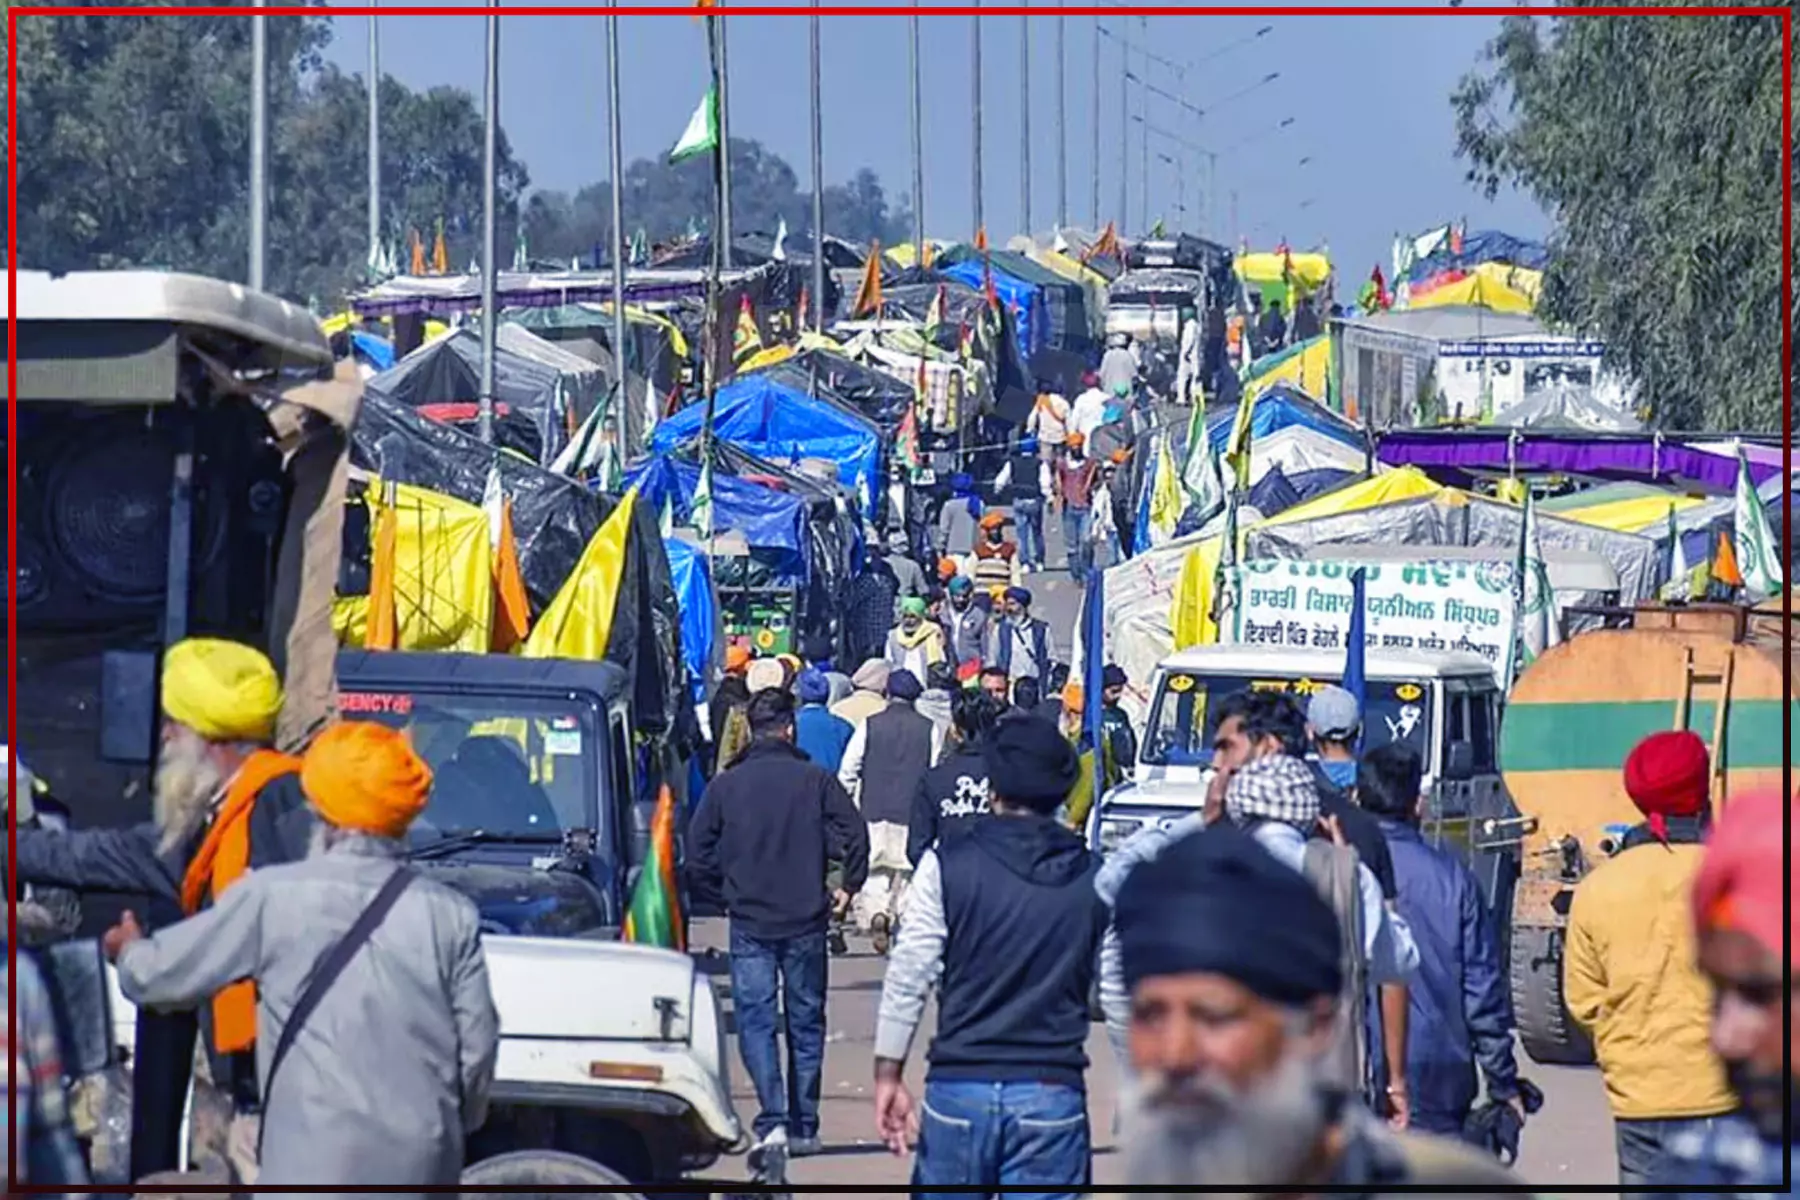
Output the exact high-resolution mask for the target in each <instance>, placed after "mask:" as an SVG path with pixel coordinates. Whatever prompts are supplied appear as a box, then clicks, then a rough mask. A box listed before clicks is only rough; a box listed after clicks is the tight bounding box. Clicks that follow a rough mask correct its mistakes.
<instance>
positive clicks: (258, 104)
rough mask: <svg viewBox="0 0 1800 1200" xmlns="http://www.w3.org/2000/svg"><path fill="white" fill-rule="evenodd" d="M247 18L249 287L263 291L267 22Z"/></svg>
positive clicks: (266, 197) (259, 10)
mask: <svg viewBox="0 0 1800 1200" xmlns="http://www.w3.org/2000/svg"><path fill="white" fill-rule="evenodd" d="M263 6H264V5H263V0H256V15H255V16H253V17H251V18H250V272H249V274H250V286H251V288H252V289H254V290H255V291H259V292H260V291H262V290H263V270H264V268H265V267H266V266H267V263H268V222H269V18H268V17H267V16H265V15H264V14H263V11H262V10H263Z"/></svg>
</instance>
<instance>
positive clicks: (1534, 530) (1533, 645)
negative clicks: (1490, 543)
mask: <svg viewBox="0 0 1800 1200" xmlns="http://www.w3.org/2000/svg"><path fill="white" fill-rule="evenodd" d="M1515 566H1516V570H1515V572H1514V580H1513V599H1514V600H1515V602H1516V604H1517V611H1518V616H1517V617H1516V618H1515V620H1516V621H1517V625H1516V629H1517V633H1516V635H1515V636H1514V639H1513V661H1512V669H1511V671H1509V672H1508V675H1507V686H1508V687H1509V688H1510V687H1511V686H1512V681H1513V680H1514V679H1517V678H1518V677H1519V675H1520V673H1521V672H1523V671H1524V670H1525V668H1526V667H1529V666H1530V665H1531V664H1532V663H1534V662H1536V661H1537V660H1538V658H1539V657H1540V656H1541V655H1542V654H1543V653H1544V651H1546V650H1548V649H1549V648H1550V647H1552V646H1554V645H1556V643H1558V642H1559V641H1561V640H1562V635H1561V631H1560V630H1559V628H1558V623H1557V620H1556V599H1555V597H1554V596H1553V595H1552V594H1551V591H1550V572H1549V569H1548V568H1547V567H1545V565H1544V547H1543V543H1542V542H1541V541H1540V540H1539V538H1538V519H1537V505H1536V504H1534V503H1533V502H1532V498H1531V493H1530V492H1529V491H1527V492H1526V493H1525V513H1524V516H1523V517H1522V518H1521V519H1520V521H1519V554H1518V558H1517V560H1516V564H1515Z"/></svg>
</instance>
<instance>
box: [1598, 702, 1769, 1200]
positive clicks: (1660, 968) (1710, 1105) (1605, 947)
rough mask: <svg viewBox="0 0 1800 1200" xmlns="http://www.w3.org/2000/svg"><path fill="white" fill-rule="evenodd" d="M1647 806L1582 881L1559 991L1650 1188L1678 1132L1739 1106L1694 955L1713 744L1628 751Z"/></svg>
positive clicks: (1633, 787)
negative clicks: (1711, 1032) (1717, 1049)
mask: <svg viewBox="0 0 1800 1200" xmlns="http://www.w3.org/2000/svg"><path fill="white" fill-rule="evenodd" d="M1624 774H1625V790H1626V793H1627V794H1628V795H1630V797H1631V800H1632V803H1633V804H1635V805H1637V807H1638V810H1639V811H1640V812H1642V813H1643V814H1644V821H1643V823H1642V824H1640V825H1637V826H1635V827H1633V828H1632V829H1631V831H1630V832H1629V833H1627V834H1626V836H1625V839H1624V843H1623V845H1622V847H1621V848H1620V850H1619V852H1618V853H1617V855H1616V856H1614V857H1613V858H1611V859H1609V860H1608V861H1606V862H1603V863H1601V864H1600V865H1599V866H1598V867H1596V868H1594V870H1593V871H1591V872H1590V873H1589V874H1588V875H1587V877H1586V878H1584V879H1583V880H1582V881H1581V883H1580V884H1579V885H1578V886H1577V887H1576V889H1575V899H1574V902H1573V903H1572V904H1571V905H1570V908H1569V927H1568V932H1567V941H1566V943H1565V950H1564V955H1563V999H1564V1002H1565V1003H1566V1004H1567V1005H1568V1009H1569V1014H1570V1016H1572V1017H1573V1018H1574V1019H1575V1022H1576V1023H1577V1024H1578V1025H1580V1026H1581V1027H1582V1029H1583V1030H1585V1031H1586V1032H1587V1034H1588V1036H1589V1037H1591V1038H1592V1039H1593V1042H1594V1054H1595V1057H1596V1058H1597V1059H1598V1060H1599V1063H1600V1074H1601V1078H1602V1079H1603V1080H1604V1081H1605V1084H1606V1095H1607V1099H1608V1101H1609V1102H1610V1103H1611V1105H1612V1112H1613V1125H1614V1132H1615V1136H1616V1138H1617V1143H1618V1154H1619V1183H1620V1185H1621V1187H1622V1189H1623V1190H1624V1191H1625V1192H1626V1193H1627V1194H1631V1193H1635V1192H1637V1191H1638V1190H1639V1189H1640V1188H1642V1187H1643V1186H1644V1185H1645V1184H1646V1183H1647V1182H1648V1181H1649V1180H1650V1178H1651V1176H1652V1174H1653V1173H1654V1172H1655V1171H1656V1170H1657V1168H1658V1164H1659V1162H1660V1160H1661V1159H1662V1156H1663V1153H1664V1150H1665V1149H1666V1148H1667V1146H1668V1144H1669V1141H1670V1139H1672V1138H1674V1137H1676V1136H1677V1135H1679V1134H1682V1133H1683V1132H1684V1131H1691V1130H1695V1129H1704V1128H1705V1127H1707V1126H1708V1125H1710V1124H1711V1122H1712V1119H1713V1118H1716V1117H1720V1116H1723V1115H1724V1114H1726V1113H1729V1112H1730V1111H1731V1110H1732V1109H1734V1108H1736V1107H1737V1102H1736V1099H1735V1098H1734V1097H1733V1096H1732V1094H1731V1089H1730V1087H1729V1086H1727V1084H1726V1082H1725V1072H1724V1069H1723V1067H1722V1066H1721V1064H1720V1062H1719V1059H1718V1056H1717V1055H1716V1054H1714V1053H1713V1049H1712V1046H1711V1044H1710V1043H1709V1041H1708V1038H1707V1025H1708V1022H1709V1019H1710V1015H1711V1011H1712V990H1711V988H1709V987H1708V986H1707V982H1706V980H1705V978H1704V977H1702V976H1701V974H1700V971H1699V968H1698V967H1696V966H1695V963H1694V931H1693V921H1692V919H1691V918H1690V916H1689V904H1690V900H1689V897H1690V895H1691V893H1692V889H1693V882H1694V876H1695V874H1696V873H1697V872H1698V871H1699V869H1700V855H1701V848H1700V841H1701V836H1702V833H1703V830H1704V826H1705V820H1706V813H1707V811H1708V807H1709V804H1708V801H1709V796H1710V791H1711V784H1712V765H1711V762H1710V759H1709V756H1708V754H1707V751H1706V746H1705V744H1704V743H1703V742H1701V740H1700V739H1699V738H1698V737H1696V736H1695V735H1694V734H1692V733H1689V732H1687V731H1686V730H1679V731H1674V732H1667V733H1655V734H1652V735H1650V736H1649V737H1647V738H1645V739H1644V740H1643V741H1642V742H1640V743H1639V744H1638V746H1637V748H1636V749H1634V750H1633V751H1632V752H1631V755H1630V757H1629V758H1627V759H1626V761H1625V772H1624Z"/></svg>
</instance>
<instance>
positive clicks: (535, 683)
mask: <svg viewBox="0 0 1800 1200" xmlns="http://www.w3.org/2000/svg"><path fill="white" fill-rule="evenodd" d="M337 674H338V709H339V712H340V713H341V714H342V715H343V716H344V717H345V718H348V719H355V720H366V721H378V722H380V723H382V724H384V725H389V726H392V727H394V728H397V729H403V730H405V731H406V732H407V733H408V734H409V735H410V737H411V738H412V742H413V745H414V747H415V748H416V749H417V750H418V752H419V754H420V755H421V756H422V757H423V758H424V759H425V761H426V762H427V763H428V764H429V765H430V767H431V770H432V774H433V777H434V778H433V782H432V791H431V799H430V801H429V803H427V805H426V807H425V811H424V812H423V813H422V814H421V815H420V817H419V818H418V820H416V821H415V822H414V823H413V827H412V829H411V831H410V832H409V834H408V838H409V841H410V843H411V849H412V854H413V857H414V860H415V861H417V862H419V863H421V864H422V865H424V866H427V867H432V868H442V869H451V868H466V867H481V868H489V869H490V870H489V871H488V872H487V874H488V876H489V877H490V878H491V879H492V880H493V881H494V882H495V883H496V884H497V883H498V882H499V881H500V878H501V874H500V873H503V874H504V875H505V877H506V880H507V887H508V889H509V890H508V891H507V895H505V896H501V895H499V894H498V891H497V890H496V888H493V887H482V886H479V882H480V879H479V874H478V873H471V874H469V875H468V877H467V878H459V879H458V880H457V881H455V882H454V884H453V885H454V886H457V887H458V888H459V889H460V890H463V891H465V892H467V893H469V894H471V896H472V897H473V898H474V899H475V900H476V903H477V905H478V907H480V908H481V910H482V915H483V918H484V920H487V921H488V922H489V923H490V925H491V926H493V927H494V931H495V932H503V933H519V934H524V933H530V934H536V935H540V936H544V935H548V936H556V935H558V934H562V935H571V934H588V935H599V936H604V935H608V934H612V933H616V932H617V930H618V929H619V927H620V926H621V925H622V924H623V923H624V919H625V909H626V906H627V905H628V904H629V902H630V888H631V884H632V883H633V881H634V878H635V874H636V870H637V868H638V866H639V865H640V864H641V863H642V862H644V861H645V847H644V845H643V841H644V838H645V836H646V834H645V832H644V831H645V829H646V828H647V824H648V822H647V821H646V820H645V819H644V813H643V811H642V808H641V806H640V803H639V797H638V789H639V772H638V770H637V762H636V756H635V752H634V749H633V738H632V728H633V727H632V720H631V707H630V704H631V688H630V680H629V679H628V677H627V676H626V674H625V672H624V671H623V670H622V669H620V668H619V667H618V666H617V665H616V664H614V663H609V662H574V661H565V660H560V659H527V658H517V657H514V656H511V655H503V654H451V653H407V652H402V651H368V650H346V651H343V652H341V653H340V654H339V655H338V660H337ZM497 872H498V873H497ZM546 872H547V873H549V875H551V876H558V875H560V876H563V877H564V879H565V881H566V879H567V878H570V877H573V878H579V879H581V880H584V881H585V883H586V884H587V885H588V886H587V888H586V889H585V890H586V891H587V892H590V893H591V895H589V896H587V897H586V898H585V899H582V898H576V897H571V896H567V895H564V894H563V893H564V892H565V891H567V888H566V887H563V886H561V884H560V883H559V882H558V881H557V880H554V879H550V880H547V879H546V878H544V877H543V876H544V874H545V873H546ZM471 885H474V886H471ZM521 890H522V891H523V892H524V893H526V894H525V895H523V896H520V895H516V894H515V893H519V892H521ZM489 893H494V894H492V895H490V894H489ZM550 917H553V918H554V919H552V920H549V921H548V923H546V921H545V920H544V919H541V918H550Z"/></svg>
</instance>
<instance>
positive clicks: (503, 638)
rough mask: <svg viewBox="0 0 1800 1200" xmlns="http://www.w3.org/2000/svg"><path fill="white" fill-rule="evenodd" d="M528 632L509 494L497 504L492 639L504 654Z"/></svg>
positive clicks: (527, 602)
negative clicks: (498, 520)
mask: <svg viewBox="0 0 1800 1200" xmlns="http://www.w3.org/2000/svg"><path fill="white" fill-rule="evenodd" d="M530 632H531V601H530V600H529V599H528V598H527V597H526V595H525V576H524V575H523V574H522V573H521V572H520V570H519V543H518V541H517V539H516V538H514V536H513V519H512V497H511V496H508V497H507V498H506V499H505V500H503V501H502V502H501V504H500V544H499V545H498V546H496V547H495V548H494V639H493V646H494V649H495V650H496V651H499V652H500V653H505V652H506V651H508V650H511V649H512V648H513V647H514V646H516V645H518V644H519V643H520V642H523V641H524V640H525V637H526V635H527V634H529V633H530Z"/></svg>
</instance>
